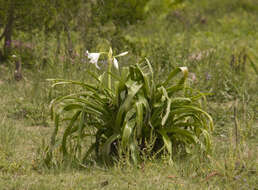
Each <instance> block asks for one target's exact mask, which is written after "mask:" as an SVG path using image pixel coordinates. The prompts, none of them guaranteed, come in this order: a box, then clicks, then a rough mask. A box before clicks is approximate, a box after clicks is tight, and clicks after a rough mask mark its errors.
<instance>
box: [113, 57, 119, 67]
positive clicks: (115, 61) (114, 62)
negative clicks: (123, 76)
mask: <svg viewBox="0 0 258 190" xmlns="http://www.w3.org/2000/svg"><path fill="white" fill-rule="evenodd" d="M113 64H114V66H115V68H116V69H118V61H117V59H116V58H114V59H113Z"/></svg>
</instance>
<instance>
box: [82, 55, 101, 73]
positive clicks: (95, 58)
mask: <svg viewBox="0 0 258 190" xmlns="http://www.w3.org/2000/svg"><path fill="white" fill-rule="evenodd" d="M85 55H86V56H87V57H88V58H89V59H90V63H92V64H95V66H96V68H97V69H100V67H99V66H98V60H99V56H100V53H89V52H88V51H86V54H85Z"/></svg>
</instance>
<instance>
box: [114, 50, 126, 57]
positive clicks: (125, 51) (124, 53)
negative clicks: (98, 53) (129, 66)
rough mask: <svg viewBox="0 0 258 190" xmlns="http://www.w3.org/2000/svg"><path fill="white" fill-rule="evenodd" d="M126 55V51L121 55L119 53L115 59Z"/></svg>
mask: <svg viewBox="0 0 258 190" xmlns="http://www.w3.org/2000/svg"><path fill="white" fill-rule="evenodd" d="M126 54H128V51H125V52H123V53H120V54H119V55H117V56H115V57H122V56H125V55H126Z"/></svg>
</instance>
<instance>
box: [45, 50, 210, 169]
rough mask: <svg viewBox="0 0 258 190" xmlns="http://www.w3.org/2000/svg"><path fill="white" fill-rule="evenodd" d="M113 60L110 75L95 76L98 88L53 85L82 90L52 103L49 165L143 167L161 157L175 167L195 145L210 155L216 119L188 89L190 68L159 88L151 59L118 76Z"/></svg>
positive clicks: (67, 82) (181, 69)
mask: <svg viewBox="0 0 258 190" xmlns="http://www.w3.org/2000/svg"><path fill="white" fill-rule="evenodd" d="M107 55H108V60H109V61H108V64H109V69H108V72H104V73H103V74H101V75H100V76H98V75H96V74H95V73H90V72H89V73H90V75H91V76H92V77H93V78H94V79H95V81H96V83H95V84H91V83H84V82H80V81H70V80H58V79H51V81H54V82H55V83H54V84H53V86H52V87H53V88H54V87H56V86H59V85H78V86H80V88H81V90H79V91H78V92H75V93H74V94H68V95H65V96H61V97H57V98H55V99H53V100H52V102H51V110H52V118H53V119H54V121H55V130H54V132H53V135H52V138H51V143H50V146H49V147H48V148H47V149H46V151H47V154H46V155H47V156H46V163H47V164H49V163H50V161H51V160H52V159H53V157H54V155H59V156H60V155H61V157H62V158H61V159H62V160H66V159H67V158H69V159H71V158H72V159H73V160H76V161H78V162H79V163H85V162H87V161H88V160H90V158H95V159H98V158H100V159H101V160H102V161H103V162H104V163H105V164H107V165H109V164H111V163H112V162H113V161H114V160H119V159H120V158H121V157H127V158H128V159H129V160H132V161H133V163H135V164H137V163H138V162H139V161H141V160H142V156H154V155H160V154H161V153H166V154H168V155H169V156H170V158H171V161H172V156H173V154H174V153H176V152H177V151H178V150H179V149H181V150H190V149H191V148H192V147H193V146H195V145H196V146H199V145H200V147H201V149H203V150H204V151H209V149H210V145H211V143H210V135H209V130H211V129H212V125H213V122H212V118H211V116H210V115H209V114H208V113H206V112H205V111H204V110H202V109H201V108H200V105H199V103H198V100H199V99H200V98H202V97H203V94H202V93H200V92H198V91H194V90H193V89H191V88H189V87H188V86H187V85H186V79H187V75H188V70H187V68H186V67H179V68H176V69H175V70H174V71H172V72H171V73H170V74H169V75H168V76H167V78H166V79H165V80H164V81H160V82H157V81H155V80H154V75H155V73H154V72H153V69H152V66H151V64H150V62H149V61H148V60H147V59H146V60H143V61H141V62H140V63H137V64H134V65H131V66H129V67H123V68H121V69H120V70H118V71H112V67H113V65H114V64H113V63H114V62H112V60H115V59H114V57H115V56H113V55H112V51H111V50H110V52H109V53H108V54H107ZM122 55H124V54H123V53H122ZM97 58H98V57H97ZM91 59H92V57H91ZM92 60H94V59H92ZM95 61H96V59H95ZM115 62H116V64H117V61H115ZM117 68H118V67H117ZM180 73H181V74H182V77H181V78H179V79H177V75H178V74H180ZM110 77H112V78H110ZM106 79H108V80H106ZM106 81H108V82H107V83H106ZM147 149H148V151H146V150H147ZM54 153H58V154H54ZM146 154H147V155H146Z"/></svg>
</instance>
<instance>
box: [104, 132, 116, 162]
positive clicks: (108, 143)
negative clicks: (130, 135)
mask: <svg viewBox="0 0 258 190" xmlns="http://www.w3.org/2000/svg"><path fill="white" fill-rule="evenodd" d="M120 137H121V136H120V134H117V133H115V134H113V135H112V136H110V137H109V138H108V139H107V140H106V142H105V143H104V145H103V148H102V159H103V161H104V162H105V163H106V164H107V165H110V157H109V153H110V149H111V144H112V143H113V142H114V141H115V140H117V139H119V138H120Z"/></svg>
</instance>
